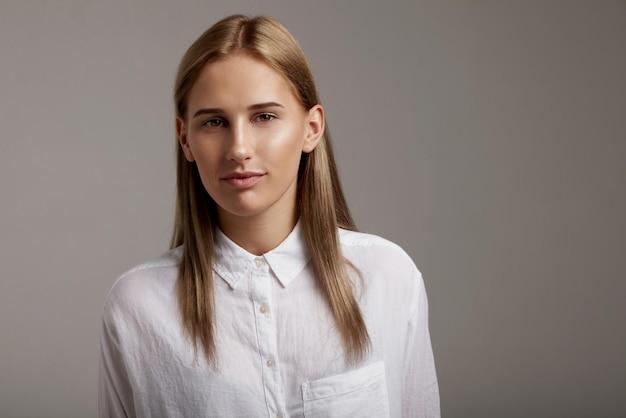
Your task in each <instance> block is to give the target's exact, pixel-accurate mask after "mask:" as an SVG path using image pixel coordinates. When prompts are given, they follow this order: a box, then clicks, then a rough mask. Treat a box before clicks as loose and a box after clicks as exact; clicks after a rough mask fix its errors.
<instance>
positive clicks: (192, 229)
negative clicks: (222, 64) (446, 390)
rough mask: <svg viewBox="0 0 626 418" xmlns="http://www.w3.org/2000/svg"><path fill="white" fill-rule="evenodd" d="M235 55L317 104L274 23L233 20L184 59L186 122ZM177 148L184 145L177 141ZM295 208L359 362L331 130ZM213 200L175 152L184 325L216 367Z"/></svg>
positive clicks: (179, 103) (181, 110)
mask: <svg viewBox="0 0 626 418" xmlns="http://www.w3.org/2000/svg"><path fill="white" fill-rule="evenodd" d="M234 53H247V54H251V55H252V56H254V57H257V58H260V59H262V60H264V61H265V62H266V63H267V64H268V65H270V66H271V67H272V68H274V69H275V70H276V71H278V72H279V73H281V74H283V75H284V76H285V77H286V78H287V79H288V80H289V81H290V83H291V85H292V86H293V88H294V89H295V91H296V93H297V97H298V98H299V100H300V102H301V103H302V105H303V106H304V107H305V108H306V109H310V108H312V107H313V106H315V105H316V104H318V103H319V102H320V101H319V98H318V94H317V90H316V88H315V83H314V81H313V75H312V72H311V69H310V67H309V64H308V62H307V60H306V57H305V56H304V53H303V52H302V50H301V49H300V47H299V46H298V43H297V42H296V40H295V39H294V38H293V37H292V35H291V34H290V33H289V31H288V30H287V29H286V28H285V27H284V26H283V25H282V24H281V23H280V22H278V21H276V20H275V19H272V18H269V17H265V16H259V17H255V18H247V17H245V16H241V15H233V16H229V17H227V18H225V19H222V20H221V21H219V22H217V23H216V24H215V25H213V26H212V27H211V28H209V29H208V30H207V31H206V32H204V33H203V34H202V35H201V36H200V37H199V38H198V39H197V40H196V41H195V42H194V43H193V44H192V45H191V46H190V47H189V49H188V50H187V52H186V53H185V55H184V56H183V58H182V60H181V63H180V66H179V68H178V74H177V76H176V84H175V88H174V101H175V106H176V114H177V116H178V117H180V118H182V119H183V120H186V113H187V98H188V96H189V92H190V90H191V88H192V87H193V85H194V84H195V82H196V81H197V80H198V77H199V76H200V73H201V71H202V70H203V69H204V67H205V66H206V65H207V63H209V62H213V61H215V60H219V59H221V58H224V57H226V56H228V55H231V54H234ZM177 143H178V141H177ZM297 207H298V210H299V214H300V219H301V222H302V225H303V231H304V236H305V239H306V243H307V246H308V249H309V251H310V253H311V262H312V265H313V269H314V272H315V274H316V278H317V279H318V280H319V282H320V284H321V287H322V289H323V290H324V292H325V294H326V296H327V298H328V302H329V305H330V307H331V310H332V313H333V316H334V319H335V322H336V324H337V327H338V330H339V334H340V335H341V337H342V341H343V346H344V350H345V355H346V359H347V360H348V362H350V363H355V362H358V361H359V360H361V359H362V358H363V356H364V355H365V353H366V352H367V350H368V349H369V344H370V339H369V335H368V332H367V328H366V325H365V321H364V319H363V316H362V314H361V311H360V308H359V305H358V303H357V301H356V298H355V295H354V289H353V283H352V282H351V280H350V277H349V275H348V271H347V269H348V268H349V267H351V266H350V264H349V263H348V262H347V260H345V259H344V258H343V256H342V254H341V249H340V247H339V238H338V232H337V228H338V227H340V228H344V229H349V230H356V227H355V224H354V222H353V220H352V216H351V215H350V211H349V210H348V206H347V204H346V200H345V198H344V195H343V191H342V189H341V184H340V182H339V177H338V174H337V167H336V165H335V159H334V156H333V150H332V147H331V143H330V135H329V132H328V130H327V129H325V131H324V135H323V137H322V139H321V141H320V142H319V144H318V146H317V147H316V148H315V149H314V150H313V151H312V152H311V153H308V154H306V153H303V154H302V157H301V161H300V168H299V172H298V193H297ZM217 221H218V219H217V210H216V203H215V201H214V200H213V199H212V198H211V197H210V196H209V194H208V193H207V192H206V190H205V189H204V186H203V185H202V182H201V180H200V175H199V173H198V169H197V167H196V164H195V163H193V162H188V161H187V159H186V158H185V156H184V153H183V151H182V148H181V147H180V145H179V146H178V150H177V202H176V219H175V224H174V232H173V236H172V242H171V247H172V248H174V247H177V246H179V245H183V255H182V260H181V263H180V273H179V277H178V282H177V291H178V302H179V305H180V312H181V315H182V321H183V327H184V330H185V331H186V333H187V335H188V337H189V338H190V339H191V340H192V342H193V344H194V347H195V349H196V350H197V349H198V345H200V347H201V348H202V351H203V352H204V354H205V356H206V358H207V360H208V362H209V364H211V365H212V366H215V365H216V364H217V363H216V357H217V354H216V342H215V323H214V314H215V300H214V292H213V274H212V269H211V259H212V253H213V240H214V233H215V228H216V225H217Z"/></svg>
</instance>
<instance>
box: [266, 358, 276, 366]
mask: <svg viewBox="0 0 626 418" xmlns="http://www.w3.org/2000/svg"><path fill="white" fill-rule="evenodd" d="M265 365H266V366H267V367H274V360H272V359H269V360H267V361H266V362H265Z"/></svg>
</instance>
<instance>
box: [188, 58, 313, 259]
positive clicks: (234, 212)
mask: <svg viewBox="0 0 626 418" xmlns="http://www.w3.org/2000/svg"><path fill="white" fill-rule="evenodd" d="M176 130H177V134H178V140H179V142H180V145H181V147H182V149H183V151H184V153H185V157H186V158H187V160H188V161H190V162H194V161H195V163H196V164H197V166H198V171H199V173H200V178H201V179H202V183H203V185H204V187H205V189H206V191H207V192H208V193H209V195H210V196H211V197H212V198H213V200H215V202H216V203H217V207H218V218H219V226H220V228H221V229H222V231H223V232H224V233H225V234H226V235H227V236H228V237H229V238H230V239H232V240H233V241H234V242H236V243H237V244H238V245H240V246H241V247H242V248H244V249H246V250H247V251H248V252H250V253H252V254H256V255H261V254H263V253H265V252H268V251H270V250H271V249H273V248H275V247H276V246H278V244H280V243H281V242H282V241H283V240H284V239H285V238H286V237H287V235H289V233H290V232H291V230H292V229H293V227H294V226H295V224H296V222H297V219H298V213H297V206H296V192H297V180H298V166H299V163H300V158H301V155H302V153H308V152H311V151H313V149H315V147H316V146H317V144H318V143H319V141H320V140H321V138H322V135H323V133H324V110H323V108H322V107H321V106H320V105H315V106H313V107H312V108H311V109H305V108H304V106H303V105H302V103H300V101H299V100H298V97H297V96H296V94H295V92H294V89H293V87H292V86H291V84H290V82H289V81H288V80H287V79H286V78H285V77H284V76H283V75H282V74H280V73H279V72H277V71H275V70H274V69H273V68H272V67H270V66H269V65H268V64H266V63H265V62H264V61H262V60H260V59H257V58H255V57H252V56H250V55H246V54H237V55H232V56H229V57H227V58H224V59H221V60H218V61H215V62H211V63H209V64H207V65H206V67H205V68H204V69H203V71H202V73H201V75H200V78H199V79H198V81H197V82H196V84H194V86H193V87H192V89H191V91H190V94H189V98H188V103H187V114H186V115H185V117H184V118H177V119H176Z"/></svg>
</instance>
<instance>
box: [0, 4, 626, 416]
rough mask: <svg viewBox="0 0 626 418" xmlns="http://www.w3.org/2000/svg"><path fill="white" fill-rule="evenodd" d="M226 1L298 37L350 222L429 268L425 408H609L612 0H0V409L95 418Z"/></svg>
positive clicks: (615, 11) (614, 362) (613, 278)
mask: <svg viewBox="0 0 626 418" xmlns="http://www.w3.org/2000/svg"><path fill="white" fill-rule="evenodd" d="M233 12H244V13H246V14H253V15H254V14H269V15H273V16H275V17H278V18H279V19H281V20H283V21H284V22H285V24H286V25H287V26H288V27H289V28H290V29H291V30H292V32H293V33H294V34H295V36H296V37H297V38H298V39H299V40H300V42H301V44H302V46H303V48H304V50H305V53H306V54H307V56H308V57H309V59H310V61H311V63H312V66H313V69H314V72H315V74H316V77H317V79H318V84H319V85H318V87H319V89H320V92H321V95H322V99H323V103H324V104H325V107H326V111H327V115H328V122H329V125H330V126H331V128H332V132H333V137H334V140H335V144H336V148H337V154H338V155H337V158H338V162H339V165H340V170H341V174H342V178H343V182H344V185H345V188H346V190H347V193H348V198H349V202H350V204H351V206H352V209H353V211H354V215H355V217H356V219H357V221H358V223H359V225H360V227H361V228H362V229H363V230H365V231H369V232H374V233H377V234H380V235H383V236H385V237H387V238H389V239H392V240H394V241H396V242H398V243H399V244H401V245H402V246H403V247H404V248H405V249H406V250H407V251H408V252H409V254H411V256H412V257H413V259H414V260H415V262H416V263H417V265H418V266H419V267H420V269H421V270H422V272H423V273H424V276H425V280H426V286H427V290H428V293H429V298H430V304H431V310H430V312H431V321H430V323H431V333H432V339H433V346H434V350H435V355H436V362H437V368H438V375H439V379H440V389H441V401H442V412H443V415H444V416H446V417H504V416H506V417H591V416H593V417H613V416H626V396H625V395H626V390H625V387H626V382H625V381H626V379H625V378H626V361H625V357H626V356H625V353H626V335H625V334H626V331H625V327H624V322H623V320H624V318H625V317H626V286H625V282H626V281H625V280H624V278H625V277H624V276H625V273H624V272H625V271H626V257H624V255H625V254H624V253H625V249H626V222H625V216H624V214H625V213H626V187H625V179H626V164H625V163H624V158H625V157H626V81H625V80H626V78H625V77H626V2H624V1H428V2H401V1H391V2H389V1H388V2H384V3H383V2H382V1H381V2H374V1H358V2H357V1H352V2H330V1H307V2H292V1H286V0H284V1H272V2H266V1H258V0H249V1H229V2H219V3H218V2H212V1H176V2H174V1H165V0H159V1H145V2H138V1H135V2H123V1H108V2H105V1H100V2H98V1H87V0H74V1H69V0H63V1H54V2H52V1H50V2H48V1H19V2H18V1H6V0H3V1H2V2H1V3H0V196H2V200H1V202H2V203H1V205H0V210H1V213H0V279H1V281H0V317H1V318H2V322H1V325H0V339H1V342H0V367H1V369H0V416H2V417H29V418H32V417H89V416H95V415H96V382H97V363H98V354H99V353H98V351H99V342H98V338H99V331H100V313H101V307H102V304H103V301H104V299H105V297H106V295H107V292H108V290H109V288H110V287H111V285H112V283H113V281H114V280H115V278H116V277H117V276H119V275H120V274H121V273H122V272H123V271H124V270H126V269H128V268H130V267H132V266H133V265H135V264H138V263H140V262H142V261H145V260H147V259H149V258H151V257H153V256H155V255H157V254H159V253H161V252H162V251H164V250H165V249H166V248H167V244H168V240H169V234H170V230H171V220H172V216H173V202H174V164H173V161H174V158H173V156H174V136H173V132H174V124H173V120H174V119H173V108H172V101H171V87H172V85H173V79H174V74H175V70H176V66H177V64H178V61H179V59H180V57H181V56H182V54H183V52H184V51H185V49H186V48H187V46H188V45H189V44H190V43H191V42H192V41H193V40H194V39H195V38H196V37H197V36H198V35H199V34H200V33H201V32H202V31H204V29H206V27H208V26H209V25H210V24H212V23H213V22H215V21H216V20H217V19H219V18H221V17H223V16H225V15H228V14H231V13H233Z"/></svg>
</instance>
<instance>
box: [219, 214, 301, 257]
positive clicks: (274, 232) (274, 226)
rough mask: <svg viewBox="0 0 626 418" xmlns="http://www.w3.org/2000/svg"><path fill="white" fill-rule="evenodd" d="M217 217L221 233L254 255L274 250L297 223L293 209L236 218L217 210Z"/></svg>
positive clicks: (296, 216)
mask: <svg viewBox="0 0 626 418" xmlns="http://www.w3.org/2000/svg"><path fill="white" fill-rule="evenodd" d="M218 216H219V225H220V229H221V230H222V232H224V234H226V236H227V237H228V238H230V239H231V240H233V242H235V243H236V244H237V245H239V246H240V247H241V248H243V249H245V250H246V251H248V252H249V253H251V254H254V255H262V254H265V253H266V252H268V251H271V250H273V249H274V248H276V247H277V246H278V245H279V244H280V243H281V242H283V241H284V240H285V238H287V236H288V235H289V234H290V233H291V231H292V230H293V228H294V226H295V225H296V222H297V221H298V214H297V211H296V210H295V208H293V209H292V210H291V211H287V212H283V211H280V212H278V213H272V214H265V215H263V216H237V215H233V214H231V213H226V212H223V211H220V210H219V209H218Z"/></svg>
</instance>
